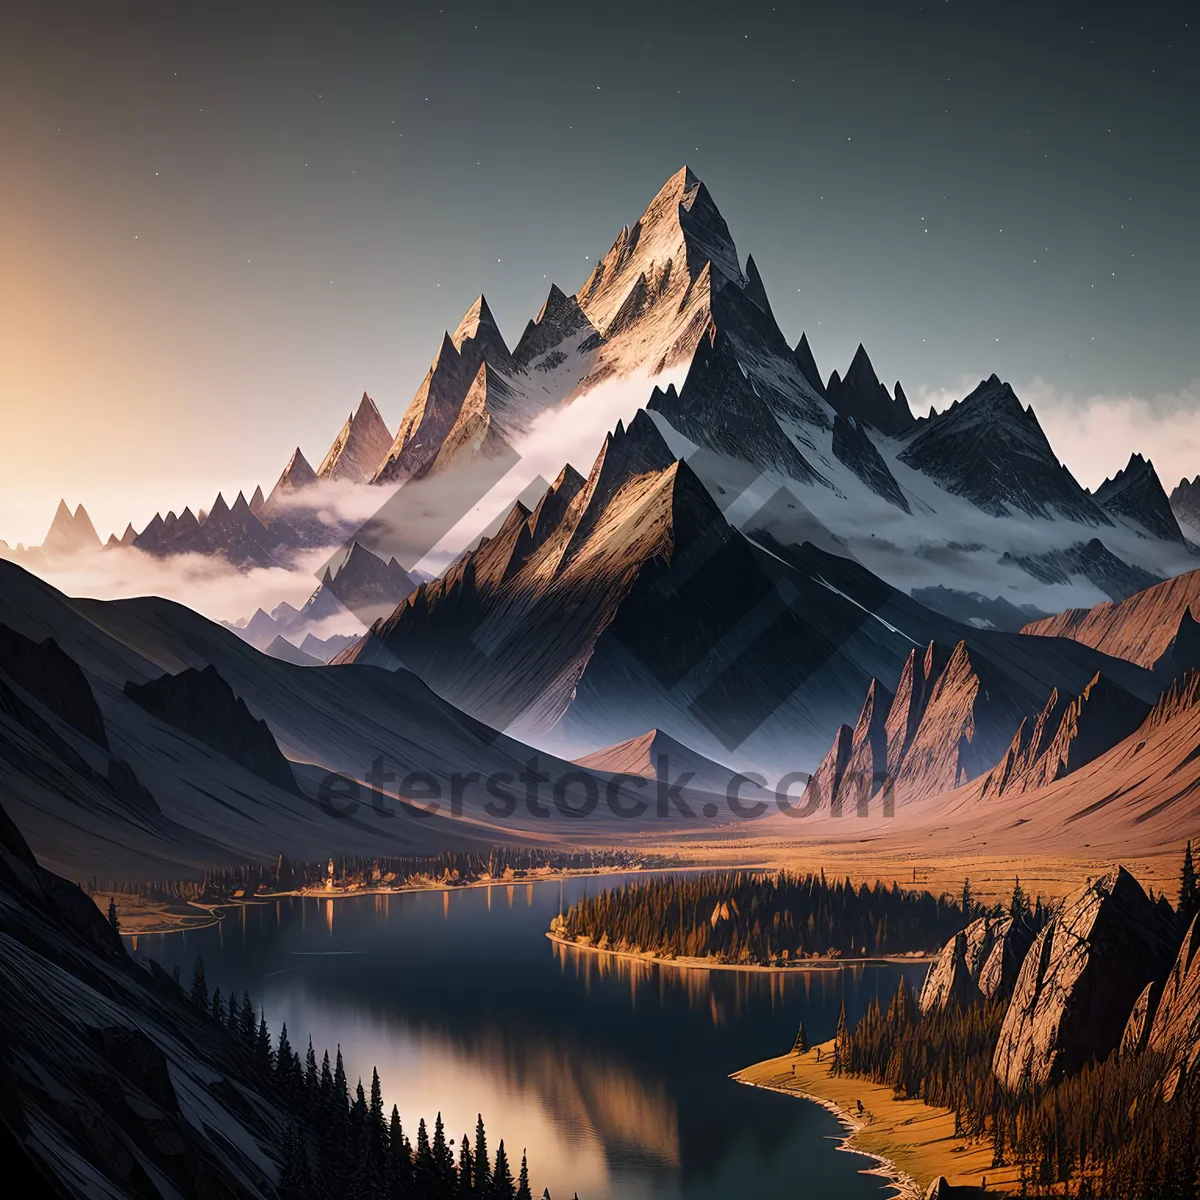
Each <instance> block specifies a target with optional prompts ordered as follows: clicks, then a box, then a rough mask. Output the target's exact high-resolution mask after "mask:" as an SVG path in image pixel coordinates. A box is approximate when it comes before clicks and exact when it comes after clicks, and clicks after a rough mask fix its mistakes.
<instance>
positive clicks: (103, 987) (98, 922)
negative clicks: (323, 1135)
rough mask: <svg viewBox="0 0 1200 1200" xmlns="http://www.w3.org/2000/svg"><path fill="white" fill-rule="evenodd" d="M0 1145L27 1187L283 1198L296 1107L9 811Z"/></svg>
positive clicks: (3, 831) (0, 840)
mask: <svg viewBox="0 0 1200 1200" xmlns="http://www.w3.org/2000/svg"><path fill="white" fill-rule="evenodd" d="M0 909H2V912H3V917H2V919H0V1025H2V1027H3V1029H4V1038H3V1045H2V1047H0V1089H2V1091H3V1095H4V1101H3V1103H2V1104H0V1145H2V1146H3V1151H4V1161H5V1180H6V1184H7V1186H8V1187H10V1188H15V1189H17V1190H16V1191H15V1192H13V1193H12V1194H15V1195H22V1196H34V1195H37V1196H46V1197H63V1198H66V1197H74V1196H97V1195H104V1196H114V1197H116V1196H135V1195H136V1196H157V1195H177V1196H184V1197H186V1196H196V1197H199V1196H241V1197H263V1198H264V1200H267V1198H270V1197H274V1196H275V1195H276V1191H275V1186H276V1180H277V1176H278V1166H277V1161H276V1150H275V1147H276V1146H278V1144H279V1141H280V1138H281V1135H282V1132H283V1127H284V1124H285V1122H286V1119H287V1116H286V1113H285V1111H284V1110H283V1109H282V1108H281V1106H280V1104H279V1103H278V1099H277V1097H275V1096H274V1095H273V1093H272V1088H271V1086H270V1080H269V1078H267V1077H266V1076H262V1075H260V1073H259V1072H258V1071H256V1069H255V1067H254V1063H253V1060H252V1058H250V1057H249V1056H247V1055H246V1054H245V1052H244V1051H243V1049H242V1047H241V1046H239V1045H237V1044H236V1043H235V1042H234V1041H233V1039H231V1038H228V1037H227V1036H226V1035H225V1033H224V1031H223V1030H222V1029H220V1028H217V1027H215V1026H214V1023H213V1022H212V1020H211V1018H210V1017H209V1015H208V1014H207V1013H201V1012H200V1011H199V1010H198V1009H197V1008H196V1007H195V1006H193V1005H192V1004H191V1003H190V1002H189V1001H188V1000H187V998H186V997H185V995H184V993H183V992H182V991H181V990H180V988H179V986H178V985H177V984H176V983H174V982H173V981H172V980H170V979H168V978H167V977H166V976H165V975H164V974H163V973H162V972H161V971H160V970H159V969H158V968H156V967H154V966H153V965H150V964H145V963H136V962H134V961H133V960H132V959H130V958H129V957H128V956H127V955H126V953H125V950H124V948H123V947H122V945H121V942H120V939H119V938H118V936H117V935H116V933H114V931H113V930H112V928H111V927H110V926H109V924H108V922H106V921H105V920H104V919H103V917H102V916H101V915H100V913H99V911H98V910H97V909H96V907H95V905H94V904H92V902H91V900H90V899H89V898H88V897H87V896H86V895H85V894H84V893H83V892H82V891H81V890H80V889H79V888H78V887H76V886H75V885H74V884H71V883H68V882H67V881H66V880H64V879H61V878H59V877H58V876H56V875H53V874H51V873H50V872H48V871H45V870H43V869H42V868H41V867H40V866H39V865H38V863H37V860H36V859H35V858H34V857H33V855H32V853H31V852H30V850H29V848H28V846H27V845H26V844H25V841H24V839H23V838H22V837H21V835H20V834H19V833H18V832H17V830H16V828H15V826H14V825H13V824H12V823H11V821H10V820H9V819H8V816H7V815H6V814H5V813H4V811H3V810H2V809H0Z"/></svg>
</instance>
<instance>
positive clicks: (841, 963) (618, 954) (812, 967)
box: [546, 930, 937, 974]
mask: <svg viewBox="0 0 1200 1200" xmlns="http://www.w3.org/2000/svg"><path fill="white" fill-rule="evenodd" d="M546 937H547V938H548V939H549V940H550V941H552V942H554V943H556V944H557V945H559V946H566V947H567V948H569V949H571V950H587V951H590V952H591V953H593V954H608V955H611V956H612V957H613V958H623V959H626V960H628V961H629V962H639V963H646V964H647V965H651V964H653V965H655V966H660V967H680V968H682V969H683V970H685V971H761V972H765V973H772V974H799V973H801V972H804V971H833V970H840V969H841V968H842V967H866V966H872V965H879V966H882V965H885V964H886V965H887V966H890V967H897V966H901V967H902V966H912V965H917V964H922V963H924V964H928V963H931V962H933V961H934V959H935V958H936V957H937V956H936V955H934V954H919V955H898V956H893V957H890V958H889V957H884V956H879V957H875V958H797V959H795V960H794V961H792V962H790V963H789V964H788V965H787V966H774V965H770V964H767V963H719V962H714V961H713V960H712V959H708V958H663V957H661V955H657V954H650V953H641V954H639V953H635V952H634V951H632V950H610V949H609V948H608V947H607V946H604V947H601V946H596V945H592V944H591V943H589V942H574V941H570V940H568V939H567V938H564V937H560V936H559V935H558V934H556V933H553V932H552V931H550V930H547V931H546Z"/></svg>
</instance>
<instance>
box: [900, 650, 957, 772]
mask: <svg viewBox="0 0 1200 1200" xmlns="http://www.w3.org/2000/svg"><path fill="white" fill-rule="evenodd" d="M949 658H950V652H949V651H948V650H947V649H946V648H945V647H944V646H940V645H938V643H937V642H930V643H929V645H928V646H926V648H925V649H924V651H921V650H917V649H915V648H914V649H913V650H910V651H909V654H908V659H907V661H906V662H905V664H904V669H903V670H902V671H901V672H900V682H899V684H897V686H896V695H895V698H894V699H893V701H892V707H891V709H890V711H889V712H888V718H887V726H886V732H887V769H888V774H889V775H891V776H895V774H896V772H897V771H899V769H900V764H901V763H902V762H903V759H904V755H905V754H906V753H907V751H908V747H909V745H910V744H911V742H912V739H913V736H914V735H915V734H916V732H917V727H918V726H919V725H920V723H921V718H922V717H923V716H924V715H925V706H926V705H927V704H928V703H929V697H930V695H931V694H932V692H933V685H934V684H935V683H936V682H937V680H938V677H939V676H940V675H941V673H942V670H943V669H944V668H945V666H946V663H947V662H948V661H949Z"/></svg>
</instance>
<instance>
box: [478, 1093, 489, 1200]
mask: <svg viewBox="0 0 1200 1200" xmlns="http://www.w3.org/2000/svg"><path fill="white" fill-rule="evenodd" d="M491 1186H492V1169H491V1163H490V1162H489V1160H488V1148H487V1134H486V1133H485V1132H484V1128H483V1114H482V1113H480V1114H479V1115H478V1116H477V1118H476V1121H475V1194H476V1195H477V1196H487V1195H488V1193H489V1191H490V1189H491Z"/></svg>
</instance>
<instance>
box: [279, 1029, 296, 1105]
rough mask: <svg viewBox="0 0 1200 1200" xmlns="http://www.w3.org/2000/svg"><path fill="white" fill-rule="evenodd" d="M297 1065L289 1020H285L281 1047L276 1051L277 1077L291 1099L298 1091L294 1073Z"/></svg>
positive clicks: (280, 1035)
mask: <svg viewBox="0 0 1200 1200" xmlns="http://www.w3.org/2000/svg"><path fill="white" fill-rule="evenodd" d="M295 1065H296V1064H295V1059H294V1058H293V1057H292V1044H291V1042H289V1041H288V1035H287V1022H286V1021H284V1023H283V1026H282V1028H281V1029H280V1030H279V1048H278V1049H277V1050H276V1051H275V1078H276V1079H278V1080H279V1086H280V1088H281V1089H282V1091H283V1094H284V1095H285V1096H287V1098H288V1099H289V1100H291V1099H293V1098H294V1097H295V1095H296V1091H297V1089H296V1079H295V1076H294V1075H293V1071H294V1070H295Z"/></svg>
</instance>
